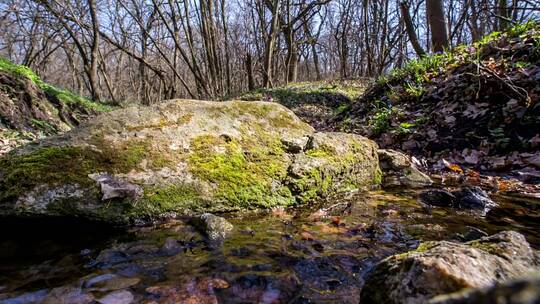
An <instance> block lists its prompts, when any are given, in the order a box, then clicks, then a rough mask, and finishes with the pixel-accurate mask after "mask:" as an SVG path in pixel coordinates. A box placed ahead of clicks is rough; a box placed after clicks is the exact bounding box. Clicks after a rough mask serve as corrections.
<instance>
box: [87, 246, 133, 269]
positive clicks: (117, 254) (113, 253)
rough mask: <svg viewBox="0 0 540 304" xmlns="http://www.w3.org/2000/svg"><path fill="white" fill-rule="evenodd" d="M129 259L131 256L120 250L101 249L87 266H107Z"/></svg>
mask: <svg viewBox="0 0 540 304" xmlns="http://www.w3.org/2000/svg"><path fill="white" fill-rule="evenodd" d="M129 261H131V258H130V257H129V256H128V255H127V254H126V253H125V252H122V251H118V250H112V249H105V250H103V251H101V252H100V253H99V255H98V257H97V258H96V259H95V260H94V261H92V262H91V263H90V264H89V266H90V267H97V268H109V267H111V266H113V265H116V264H120V263H125V262H129Z"/></svg>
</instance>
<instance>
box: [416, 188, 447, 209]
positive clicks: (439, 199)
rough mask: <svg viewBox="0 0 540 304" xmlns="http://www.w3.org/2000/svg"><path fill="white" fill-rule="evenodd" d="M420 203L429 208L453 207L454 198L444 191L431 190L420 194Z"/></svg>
mask: <svg viewBox="0 0 540 304" xmlns="http://www.w3.org/2000/svg"><path fill="white" fill-rule="evenodd" d="M419 198H420V201H421V202H422V203H424V204H426V205H429V206H438V207H454V203H455V199H456V197H455V196H454V195H453V194H452V193H450V192H449V191H446V190H439V189H432V190H428V191H424V192H422V193H420V196H419Z"/></svg>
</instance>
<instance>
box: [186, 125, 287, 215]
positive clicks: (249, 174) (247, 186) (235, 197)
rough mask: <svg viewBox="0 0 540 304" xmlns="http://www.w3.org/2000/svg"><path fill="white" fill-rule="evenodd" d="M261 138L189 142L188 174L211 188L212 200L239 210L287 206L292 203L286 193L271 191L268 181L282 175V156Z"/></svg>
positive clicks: (207, 137)
mask: <svg viewBox="0 0 540 304" xmlns="http://www.w3.org/2000/svg"><path fill="white" fill-rule="evenodd" d="M264 137H265V136H264V133H260V134H259V136H257V138H254V139H251V140H250V139H245V140H242V141H240V140H237V139H231V138H224V137H214V136H210V135H203V136H199V137H196V138H194V139H193V140H192V142H191V147H192V153H191V154H190V155H189V157H188V164H189V170H190V172H191V173H192V174H194V175H195V176H197V177H198V178H200V179H202V180H206V181H208V182H210V183H213V184H215V185H216V186H217V191H216V194H215V196H216V198H218V199H219V200H221V201H223V202H227V203H230V204H232V205H236V206H240V207H253V206H259V207H261V206H262V207H270V206H275V205H288V204H291V203H292V202H293V199H292V197H290V196H287V195H288V194H287V193H285V192H283V191H282V192H281V193H273V191H272V181H273V180H274V179H276V180H280V179H283V178H284V177H285V175H286V170H287V163H286V161H285V159H284V158H283V153H284V152H283V150H282V148H281V146H278V145H276V141H273V142H272V141H270V140H269V139H268V138H267V139H266V140H264ZM257 139H258V140H257ZM261 139H263V140H262V141H259V140H261Z"/></svg>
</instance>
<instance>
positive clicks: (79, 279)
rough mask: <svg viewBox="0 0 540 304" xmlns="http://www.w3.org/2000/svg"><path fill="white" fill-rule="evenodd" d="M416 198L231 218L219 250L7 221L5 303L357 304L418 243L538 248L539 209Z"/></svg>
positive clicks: (172, 231) (187, 228)
mask: <svg viewBox="0 0 540 304" xmlns="http://www.w3.org/2000/svg"><path fill="white" fill-rule="evenodd" d="M417 195H418V192H416V191H413V190H395V191H373V192H358V193H351V194H347V195H342V196H339V197H334V198H332V199H331V200H328V201H324V202H320V203H318V204H315V205H312V206H310V207H309V208H308V207H303V208H296V209H277V210H273V211H272V212H249V213H245V212H244V213H236V214H227V215H224V217H226V218H227V219H228V220H229V221H230V222H231V223H232V224H233V225H234V227H235V228H234V231H233V233H232V234H231V236H230V237H228V238H227V239H226V240H225V242H224V243H223V244H222V245H221V246H209V243H208V242H206V240H205V237H204V235H202V234H201V233H199V232H198V231H197V230H195V229H194V228H193V227H192V226H191V225H189V224H187V223H186V222H185V221H181V220H175V221H170V222H168V223H164V224H161V225H159V226H157V227H145V228H136V229H131V230H129V231H111V230H110V229H106V227H99V226H94V225H90V224H88V225H86V224H84V223H80V222H79V223H78V224H77V223H73V222H72V223H64V222H62V223H61V224H58V221H57V222H56V224H54V225H53V224H52V223H48V222H46V221H44V222H40V223H35V222H34V223H33V224H32V225H26V224H25V223H16V222H14V223H11V222H5V221H4V222H3V223H2V227H0V228H1V230H0V231H1V232H0V233H1V236H0V303H2V304H7V303H9V304H18V303H107V304H111V303H116V304H118V303H358V302H359V295H360V290H361V288H362V285H363V282H364V278H365V276H366V274H367V273H368V272H369V270H370V269H371V268H372V267H373V266H374V265H375V264H376V263H377V262H378V261H380V260H381V259H383V258H384V257H387V256H389V255H392V254H395V253H400V252H404V251H407V250H411V249H414V248H416V247H417V246H418V245H419V243H420V242H421V241H428V240H456V241H466V240H471V239H474V238H478V237H481V236H482V235H484V234H485V233H487V234H493V233H496V232H499V231H503V230H516V231H519V232H521V233H523V234H524V235H525V236H526V238H527V240H528V241H529V242H530V244H531V246H532V247H534V248H536V249H538V248H540V235H539V234H538V231H540V216H539V214H540V212H539V210H538V207H539V206H540V205H539V204H538V202H530V201H525V200H518V199H511V198H508V197H506V198H503V197H499V196H492V199H493V200H495V201H496V202H497V203H498V207H496V208H494V209H492V210H491V211H490V212H488V213H487V215H485V216H483V215H481V214H478V213H474V212H471V211H456V210H453V209H449V208H426V207H425V206H423V205H421V204H420V203H419V202H418V200H417ZM72 227H83V228H85V229H81V230H74V229H73V228H72Z"/></svg>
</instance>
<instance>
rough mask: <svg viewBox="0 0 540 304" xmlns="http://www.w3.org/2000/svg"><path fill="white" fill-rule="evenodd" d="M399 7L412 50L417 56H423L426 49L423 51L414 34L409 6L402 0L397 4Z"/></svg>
mask: <svg viewBox="0 0 540 304" xmlns="http://www.w3.org/2000/svg"><path fill="white" fill-rule="evenodd" d="M399 8H400V10H401V18H403V23H404V24H405V30H406V31H407V35H408V36H409V40H410V41H411V44H412V46H413V49H414V51H415V52H416V54H417V55H418V56H419V57H421V56H424V55H425V54H426V51H424V48H422V46H421V45H420V43H419V42H418V36H416V31H415V30H414V23H413V22H412V18H411V15H410V13H409V6H408V5H407V3H406V2H404V1H403V2H401V3H400V4H399Z"/></svg>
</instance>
